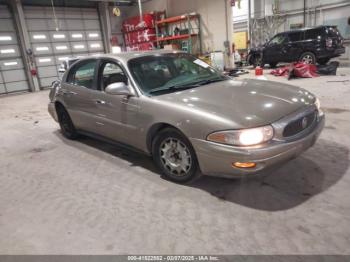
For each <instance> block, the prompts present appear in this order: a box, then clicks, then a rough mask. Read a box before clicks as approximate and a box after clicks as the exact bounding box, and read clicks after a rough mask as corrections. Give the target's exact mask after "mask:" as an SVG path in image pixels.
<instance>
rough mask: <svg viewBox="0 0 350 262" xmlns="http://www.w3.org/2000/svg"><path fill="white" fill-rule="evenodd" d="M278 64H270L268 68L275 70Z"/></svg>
mask: <svg viewBox="0 0 350 262" xmlns="http://www.w3.org/2000/svg"><path fill="white" fill-rule="evenodd" d="M277 64H278V63H270V64H269V65H270V68H275V67H276V66H277Z"/></svg>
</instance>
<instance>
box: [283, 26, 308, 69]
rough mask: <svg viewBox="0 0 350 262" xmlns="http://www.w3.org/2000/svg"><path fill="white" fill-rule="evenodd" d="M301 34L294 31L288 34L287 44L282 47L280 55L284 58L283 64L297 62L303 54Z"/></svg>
mask: <svg viewBox="0 0 350 262" xmlns="http://www.w3.org/2000/svg"><path fill="white" fill-rule="evenodd" d="M303 34H304V33H303V32H302V31H296V32H290V33H288V35H287V37H288V40H287V42H286V43H285V44H284V45H283V48H282V55H283V57H285V62H294V61H298V60H299V58H300V55H301V54H302V53H303V44H302V40H303Z"/></svg>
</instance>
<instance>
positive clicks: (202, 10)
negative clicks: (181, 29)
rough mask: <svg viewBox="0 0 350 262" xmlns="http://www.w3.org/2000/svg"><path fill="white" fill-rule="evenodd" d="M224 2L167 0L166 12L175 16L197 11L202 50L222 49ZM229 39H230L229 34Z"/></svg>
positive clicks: (225, 33) (224, 39)
mask: <svg viewBox="0 0 350 262" xmlns="http://www.w3.org/2000/svg"><path fill="white" fill-rule="evenodd" d="M225 4H226V1H225V0H215V1H213V0H168V9H167V11H168V13H167V14H168V16H176V15H181V14H185V13H191V12H197V13H199V14H200V15H201V26H202V44H203V51H205V52H206V51H218V50H221V51H224V49H225V48H224V42H225V41H226V40H227V31H226V15H225ZM229 21H232V20H231V19H229ZM230 25H232V24H230ZM229 40H232V39H231V34H229Z"/></svg>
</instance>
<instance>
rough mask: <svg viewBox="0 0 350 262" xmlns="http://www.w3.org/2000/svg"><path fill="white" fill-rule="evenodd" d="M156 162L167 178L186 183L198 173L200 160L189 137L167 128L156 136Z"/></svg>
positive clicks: (153, 152) (154, 153)
mask: <svg viewBox="0 0 350 262" xmlns="http://www.w3.org/2000/svg"><path fill="white" fill-rule="evenodd" d="M152 154H153V159H154V162H155V163H156V164H157V166H158V167H159V169H160V170H161V171H162V173H163V175H164V177H165V178H167V179H169V180H171V181H174V182H177V183H186V182H188V181H191V180H193V179H194V178H196V177H197V175H198V162H197V157H196V154H195V152H194V149H193V147H192V145H191V143H190V142H189V141H188V139H187V138H186V137H185V136H184V135H182V134H181V133H180V132H179V131H177V130H176V129H173V128H166V129H164V130H162V131H160V133H159V134H158V135H157V136H156V138H155V139H154V143H153V146H152Z"/></svg>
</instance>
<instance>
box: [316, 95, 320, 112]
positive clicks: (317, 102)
mask: <svg viewBox="0 0 350 262" xmlns="http://www.w3.org/2000/svg"><path fill="white" fill-rule="evenodd" d="M315 106H316V107H317V110H318V111H320V109H321V102H320V100H319V99H318V98H316V100H315Z"/></svg>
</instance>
